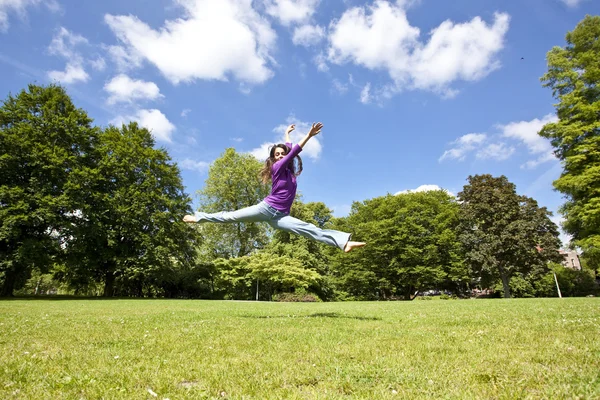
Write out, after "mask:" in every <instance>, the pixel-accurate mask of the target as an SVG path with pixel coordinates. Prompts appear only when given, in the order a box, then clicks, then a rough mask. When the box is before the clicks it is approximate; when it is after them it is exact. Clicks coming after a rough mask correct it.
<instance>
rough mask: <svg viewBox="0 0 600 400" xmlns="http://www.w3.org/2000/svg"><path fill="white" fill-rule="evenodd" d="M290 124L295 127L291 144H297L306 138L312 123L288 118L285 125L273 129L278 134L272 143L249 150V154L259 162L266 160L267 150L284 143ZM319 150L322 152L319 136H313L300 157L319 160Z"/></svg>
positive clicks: (292, 117) (291, 117)
mask: <svg viewBox="0 0 600 400" xmlns="http://www.w3.org/2000/svg"><path fill="white" fill-rule="evenodd" d="M291 124H295V125H296V129H295V130H294V131H293V132H292V133H291V135H290V136H291V140H292V143H293V144H295V143H298V142H299V141H300V140H302V139H303V138H304V136H306V134H307V133H308V131H309V130H310V128H311V126H312V123H310V122H302V121H300V120H298V119H297V118H296V117H294V116H289V117H288V118H287V120H286V123H285V124H281V125H278V126H276V127H275V128H274V129H273V132H275V133H277V134H278V135H277V136H276V137H275V139H274V141H273V142H267V143H263V144H261V145H260V146H259V147H257V148H255V149H253V150H251V151H250V152H249V153H250V154H252V155H253V156H254V157H256V158H257V159H258V160H260V161H264V160H266V159H267V157H269V150H270V148H271V146H273V145H274V144H277V143H283V142H284V139H285V130H286V129H287V127H288V126H289V125H291ZM325 128H326V127H323V130H322V131H321V133H320V134H319V135H322V134H323V131H324V130H325ZM321 150H322V146H321V142H320V140H319V136H315V137H313V138H311V139H310V140H309V141H308V143H306V145H304V147H303V149H302V152H301V153H300V156H301V157H303V158H304V157H308V158H311V159H313V160H317V159H318V158H319V156H320V155H321Z"/></svg>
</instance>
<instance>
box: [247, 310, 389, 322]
mask: <svg viewBox="0 0 600 400" xmlns="http://www.w3.org/2000/svg"><path fill="white" fill-rule="evenodd" d="M242 317H243V318H258V319H271V318H348V319H356V320H359V321H381V318H378V317H361V316H358V315H346V314H340V313H336V312H327V313H314V314H304V315H303V314H299V315H296V314H287V315H242Z"/></svg>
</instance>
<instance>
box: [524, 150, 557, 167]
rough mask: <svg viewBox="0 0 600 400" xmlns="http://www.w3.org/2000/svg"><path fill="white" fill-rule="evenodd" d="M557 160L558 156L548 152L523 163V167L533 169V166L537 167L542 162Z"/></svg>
mask: <svg viewBox="0 0 600 400" xmlns="http://www.w3.org/2000/svg"><path fill="white" fill-rule="evenodd" d="M555 160H556V157H555V156H554V154H553V153H546V154H542V155H541V156H539V157H538V158H536V159H535V160H529V161H527V162H526V163H525V164H523V165H521V168H524V169H533V168H536V167H537V166H538V165H540V164H544V163H546V162H548V161H555Z"/></svg>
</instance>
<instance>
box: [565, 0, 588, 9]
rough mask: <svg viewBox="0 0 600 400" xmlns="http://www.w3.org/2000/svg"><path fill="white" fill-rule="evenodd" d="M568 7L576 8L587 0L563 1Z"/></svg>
mask: <svg viewBox="0 0 600 400" xmlns="http://www.w3.org/2000/svg"><path fill="white" fill-rule="evenodd" d="M561 1H562V2H563V3H565V4H566V5H567V7H571V8H575V7H577V6H578V5H579V4H581V3H582V2H584V1H585V0H561Z"/></svg>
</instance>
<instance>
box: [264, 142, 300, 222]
mask: <svg viewBox="0 0 600 400" xmlns="http://www.w3.org/2000/svg"><path fill="white" fill-rule="evenodd" d="M285 145H286V146H287V147H291V148H292V150H290V152H289V153H288V154H286V155H285V157H283V158H282V159H281V160H279V161H277V162H276V163H274V164H273V165H272V166H271V181H272V182H273V185H272V186H271V194H270V195H268V196H267V197H265V200H264V201H265V202H266V203H267V204H269V205H270V206H271V207H273V208H275V209H276V210H278V211H281V212H284V213H286V214H289V212H290V209H291V208H292V203H293V202H294V199H295V198H296V188H297V187H298V185H297V183H296V177H295V176H294V174H293V172H292V171H291V169H290V168H288V167H289V165H290V164H291V163H293V162H294V157H296V156H297V155H298V154H299V153H300V152H301V151H302V147H300V146H299V145H297V144H296V145H295V146H294V147H292V144H291V143H286V144H285Z"/></svg>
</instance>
